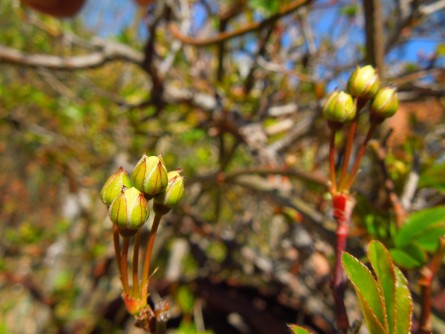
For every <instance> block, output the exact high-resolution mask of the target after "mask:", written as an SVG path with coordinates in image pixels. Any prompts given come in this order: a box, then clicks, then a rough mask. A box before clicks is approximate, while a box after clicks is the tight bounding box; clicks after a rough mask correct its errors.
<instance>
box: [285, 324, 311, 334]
mask: <svg viewBox="0 0 445 334" xmlns="http://www.w3.org/2000/svg"><path fill="white" fill-rule="evenodd" d="M288 326H289V329H290V331H291V333H293V334H311V332H309V331H308V330H307V329H305V328H303V327H300V326H297V325H288Z"/></svg>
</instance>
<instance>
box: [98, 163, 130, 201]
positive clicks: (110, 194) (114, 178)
mask: <svg viewBox="0 0 445 334" xmlns="http://www.w3.org/2000/svg"><path fill="white" fill-rule="evenodd" d="M132 186H133V185H132V184H131V180H130V177H129V176H128V174H127V172H126V171H124V169H123V168H122V167H119V169H118V170H117V172H116V173H114V174H113V175H111V176H110V177H109V178H108V180H107V182H105V184H104V186H103V187H102V190H101V191H100V199H101V200H102V202H103V203H104V204H105V205H106V206H109V205H111V203H112V202H113V201H114V200H115V198H116V197H117V196H119V194H120V193H121V191H122V187H126V188H131V187H132Z"/></svg>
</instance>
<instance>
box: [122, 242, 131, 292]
mask: <svg viewBox="0 0 445 334" xmlns="http://www.w3.org/2000/svg"><path fill="white" fill-rule="evenodd" d="M129 247H130V238H124V242H123V245H122V255H121V276H122V277H121V278H122V286H123V288H124V293H126V294H128V295H129V294H130V286H129V284H128V259H127V255H128V248H129Z"/></svg>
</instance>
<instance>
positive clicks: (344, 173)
mask: <svg viewBox="0 0 445 334" xmlns="http://www.w3.org/2000/svg"><path fill="white" fill-rule="evenodd" d="M366 102H367V101H366V100H364V99H360V98H359V97H356V98H355V101H354V103H355V104H356V106H357V113H356V115H355V117H354V120H353V121H352V122H351V125H350V127H349V133H348V141H347V143H346V151H345V157H344V159H343V165H342V169H341V175H340V189H339V191H340V192H342V191H344V190H345V183H346V176H347V174H348V165H349V160H350V158H351V152H352V146H353V143H354V137H355V130H356V129H357V123H358V118H359V116H360V111H361V109H362V108H363V107H364V106H365V104H366Z"/></svg>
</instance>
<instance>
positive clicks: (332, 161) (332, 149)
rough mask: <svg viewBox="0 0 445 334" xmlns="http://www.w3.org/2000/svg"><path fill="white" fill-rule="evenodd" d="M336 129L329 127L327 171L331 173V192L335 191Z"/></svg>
mask: <svg viewBox="0 0 445 334" xmlns="http://www.w3.org/2000/svg"><path fill="white" fill-rule="evenodd" d="M336 133H337V129H335V128H333V127H331V137H330V140H329V171H330V174H331V193H335V192H336V191H337V175H336V174H335V135H336Z"/></svg>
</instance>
